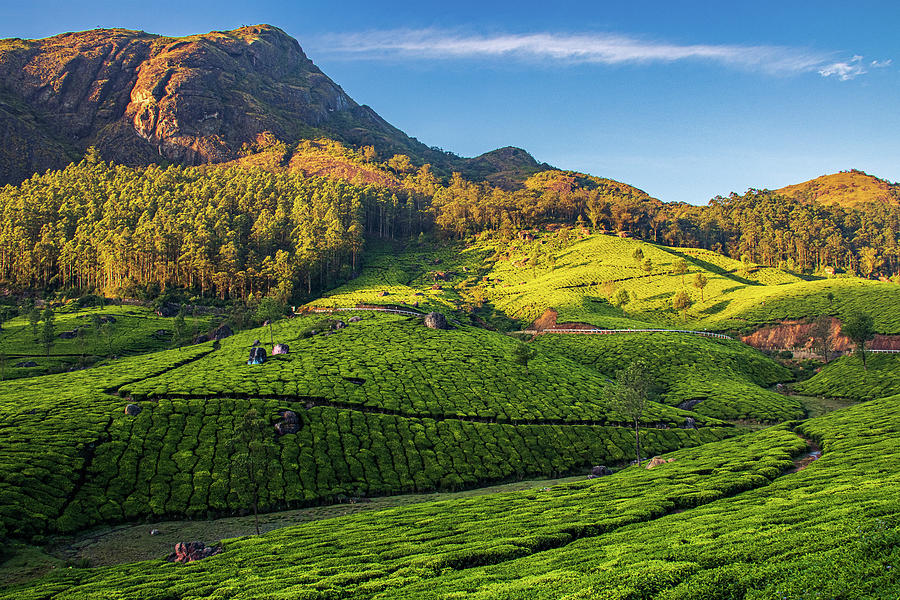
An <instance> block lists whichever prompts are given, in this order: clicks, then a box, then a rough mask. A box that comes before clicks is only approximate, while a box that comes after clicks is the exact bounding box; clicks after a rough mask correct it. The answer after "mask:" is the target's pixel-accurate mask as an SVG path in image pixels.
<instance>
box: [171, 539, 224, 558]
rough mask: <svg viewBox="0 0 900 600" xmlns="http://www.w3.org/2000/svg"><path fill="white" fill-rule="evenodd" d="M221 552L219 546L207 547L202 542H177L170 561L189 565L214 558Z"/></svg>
mask: <svg viewBox="0 0 900 600" xmlns="http://www.w3.org/2000/svg"><path fill="white" fill-rule="evenodd" d="M221 551H222V547H221V546H207V545H206V544H204V543H203V542H178V543H177V544H175V553H174V554H172V555H171V556H170V559H171V560H172V561H173V562H177V563H189V562H194V561H195V560H202V559H204V558H209V557H210V556H215V555H216V554H218V553H219V552H221Z"/></svg>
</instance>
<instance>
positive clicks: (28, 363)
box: [13, 360, 38, 367]
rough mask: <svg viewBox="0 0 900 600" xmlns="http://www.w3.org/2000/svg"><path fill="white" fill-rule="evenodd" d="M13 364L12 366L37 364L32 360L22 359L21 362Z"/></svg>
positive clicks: (32, 365)
mask: <svg viewBox="0 0 900 600" xmlns="http://www.w3.org/2000/svg"><path fill="white" fill-rule="evenodd" d="M13 366H14V367H36V366H38V364H37V363H36V362H34V361H33V360H26V361H22V362H17V363H16V364H15V365H13Z"/></svg>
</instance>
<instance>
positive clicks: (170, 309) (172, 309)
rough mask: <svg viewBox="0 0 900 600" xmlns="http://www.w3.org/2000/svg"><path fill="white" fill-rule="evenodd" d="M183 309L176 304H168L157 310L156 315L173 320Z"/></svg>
mask: <svg viewBox="0 0 900 600" xmlns="http://www.w3.org/2000/svg"><path fill="white" fill-rule="evenodd" d="M180 310H181V307H180V306H178V305H177V304H175V303H174V302H166V303H164V304H162V305H160V307H159V308H157V309H156V314H157V315H158V316H160V317H166V318H172V317H174V316H176V315H177V314H178V311H180Z"/></svg>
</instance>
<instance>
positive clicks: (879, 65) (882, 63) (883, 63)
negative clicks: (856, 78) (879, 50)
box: [869, 58, 894, 69]
mask: <svg viewBox="0 0 900 600" xmlns="http://www.w3.org/2000/svg"><path fill="white" fill-rule="evenodd" d="M892 64H894V61H893V60H891V59H890V58H889V59H887V60H873V61H872V62H871V63H870V64H869V66H870V67H872V68H873V69H883V68H885V67H889V66H891V65H892Z"/></svg>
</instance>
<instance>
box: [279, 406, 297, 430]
mask: <svg viewBox="0 0 900 600" xmlns="http://www.w3.org/2000/svg"><path fill="white" fill-rule="evenodd" d="M281 419H282V420H281V421H279V422H278V423H275V431H276V432H277V433H278V435H287V434H289V433H297V432H298V431H300V418H299V417H298V416H297V413H295V412H294V411H292V410H284V411H281Z"/></svg>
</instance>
